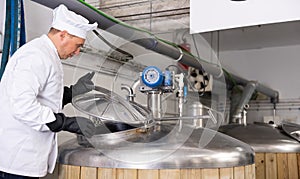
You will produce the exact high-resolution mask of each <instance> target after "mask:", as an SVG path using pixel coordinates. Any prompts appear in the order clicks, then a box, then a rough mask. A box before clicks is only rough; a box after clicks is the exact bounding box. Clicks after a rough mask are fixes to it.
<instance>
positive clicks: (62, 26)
mask: <svg viewBox="0 0 300 179" xmlns="http://www.w3.org/2000/svg"><path fill="white" fill-rule="evenodd" d="M97 25H98V24H97V22H95V23H94V24H89V21H88V20H87V19H86V18H84V17H82V16H81V15H78V14H76V13H74V12H72V11H69V10H68V8H67V7H66V6H65V5H63V4H61V5H59V6H58V7H56V8H55V9H54V10H53V21H52V25H51V27H53V28H55V29H57V30H61V31H62V30H66V31H68V33H70V34H72V35H75V36H77V37H80V38H83V39H85V38H86V34H87V32H88V31H90V30H93V29H95V28H96V27H97Z"/></svg>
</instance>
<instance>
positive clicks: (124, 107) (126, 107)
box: [72, 86, 152, 124]
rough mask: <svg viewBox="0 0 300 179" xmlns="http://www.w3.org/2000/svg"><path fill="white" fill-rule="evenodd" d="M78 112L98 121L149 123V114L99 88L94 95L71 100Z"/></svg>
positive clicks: (97, 87)
mask: <svg viewBox="0 0 300 179" xmlns="http://www.w3.org/2000/svg"><path fill="white" fill-rule="evenodd" d="M72 104H73V106H74V107H75V108H76V109H78V110H79V111H81V112H83V113H86V114H88V115H89V116H90V117H92V118H93V119H96V120H100V121H102V122H103V121H118V122H126V123H130V124H137V123H145V122H147V121H148V123H149V121H151V119H152V117H151V113H150V111H149V110H148V109H147V108H146V107H143V106H142V105H140V104H138V103H135V102H134V101H126V100H125V99H123V98H122V97H120V96H119V95H117V94H115V93H113V92H111V91H109V90H107V89H105V88H102V87H99V86H96V88H95V92H94V93H89V94H84V95H78V96H75V97H73V99H72Z"/></svg>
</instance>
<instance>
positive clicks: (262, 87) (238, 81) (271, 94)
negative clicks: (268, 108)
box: [226, 74, 279, 104]
mask: <svg viewBox="0 0 300 179" xmlns="http://www.w3.org/2000/svg"><path fill="white" fill-rule="evenodd" d="M230 78H232V79H233V80H234V81H235V83H236V84H239V85H242V86H246V85H247V84H248V83H249V82H251V81H248V80H246V79H243V78H241V77H238V76H235V75H233V74H230ZM227 80H228V78H227ZM226 83H227V84H230V85H233V83H232V82H230V80H229V81H227V82H226ZM256 91H258V92H261V93H262V94H265V95H267V96H268V97H270V98H271V102H272V103H274V104H275V103H278V102H279V92H278V91H275V90H273V89H271V88H269V87H267V86H265V85H262V84H260V83H257V82H256Z"/></svg>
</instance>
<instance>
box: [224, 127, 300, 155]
mask: <svg viewBox="0 0 300 179" xmlns="http://www.w3.org/2000/svg"><path fill="white" fill-rule="evenodd" d="M219 131H220V132H222V133H224V134H227V135H229V136H232V137H234V138H236V139H238V140H241V141H243V142H245V143H247V144H249V145H251V146H252V148H253V149H254V151H255V152H272V153H274V152H279V153H280V152H283V153H289V152H291V153H294V152H300V143H299V142H298V141H296V140H294V139H292V138H291V137H289V136H288V135H286V134H285V133H284V132H283V131H282V130H281V129H280V128H278V126H276V125H269V124H265V123H255V124H248V125H246V126H244V125H239V124H229V125H225V126H221V127H220V128H219Z"/></svg>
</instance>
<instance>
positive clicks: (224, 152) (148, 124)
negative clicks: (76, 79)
mask: <svg viewBox="0 0 300 179" xmlns="http://www.w3.org/2000/svg"><path fill="white" fill-rule="evenodd" d="M185 79H186V78H185V77H184V73H181V72H178V71H174V70H171V68H167V69H166V70H165V71H164V70H161V69H159V68H158V67H156V66H148V67H145V68H144V69H143V71H141V72H140V73H139V76H138V80H137V81H136V82H135V84H136V83H138V84H139V85H138V87H137V89H138V90H139V92H140V93H141V94H142V95H145V96H147V103H146V104H147V106H143V105H141V104H139V103H137V102H135V100H133V99H131V100H129V99H128V98H126V97H122V96H120V95H119V94H117V93H115V92H114V91H110V90H108V89H105V88H102V87H99V86H97V87H96V88H95V90H94V91H93V92H92V93H88V94H84V95H79V96H76V97H74V98H73V105H74V106H75V108H76V109H78V110H79V111H81V112H83V113H85V114H87V115H89V116H90V119H91V120H93V121H94V123H95V125H96V127H97V132H96V134H95V135H94V136H93V137H91V138H87V137H85V136H82V135H79V136H77V138H76V139H72V140H70V141H68V142H66V143H64V144H62V145H61V146H60V147H59V154H60V155H59V164H60V170H59V171H60V177H61V178H72V177H75V176H74V175H78V177H79V178H86V177H87V173H89V174H88V177H89V179H91V178H95V179H96V178H119V177H125V178H139V179H142V178H143V179H144V178H160V179H163V178H170V177H171V178H189V179H191V178H199V177H200V176H202V177H203V178H223V177H231V178H234V179H237V178H238V179H240V178H241V176H245V178H254V177H255V176H254V172H255V169H254V155H253V150H252V148H251V147H250V146H249V145H247V144H245V143H243V142H241V141H239V140H236V139H234V138H231V137H229V136H227V135H224V134H222V133H219V132H217V131H216V130H213V129H211V128H209V127H208V126H209V125H216V124H217V123H218V115H216V111H214V109H211V108H209V107H206V106H205V105H202V104H201V102H200V101H199V100H198V99H197V100H195V101H193V100H191V99H192V98H190V97H189V96H188V95H187V92H186V91H185V89H186V88H185V85H186V83H185ZM122 81H124V80H122ZM126 88H127V91H131V92H132V91H134V90H131V89H128V86H127V87H126ZM173 93H175V94H174V95H173V96H175V97H176V98H175V99H176V100H177V102H176V104H177V107H176V109H174V110H175V111H176V113H174V114H172V115H171V114H168V115H166V114H165V111H164V110H163V104H164V103H163V102H162V99H163V98H164V97H165V96H163V95H164V94H173ZM130 95H131V96H135V94H130ZM187 100H188V101H189V103H188V102H187ZM199 120H201V123H202V124H201V125H199Z"/></svg>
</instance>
